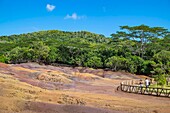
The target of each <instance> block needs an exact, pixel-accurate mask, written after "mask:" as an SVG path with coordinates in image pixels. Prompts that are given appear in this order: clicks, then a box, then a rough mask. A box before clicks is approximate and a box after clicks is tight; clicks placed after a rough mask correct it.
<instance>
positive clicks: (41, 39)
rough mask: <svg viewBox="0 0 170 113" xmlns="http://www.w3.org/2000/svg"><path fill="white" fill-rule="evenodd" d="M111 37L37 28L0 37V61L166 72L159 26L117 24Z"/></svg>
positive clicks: (165, 39) (164, 34) (169, 40)
mask: <svg viewBox="0 0 170 113" xmlns="http://www.w3.org/2000/svg"><path fill="white" fill-rule="evenodd" d="M120 29H121V30H120V31H118V32H117V33H115V34H111V38H107V37H105V36H104V35H99V34H94V33H90V32H86V31H80V32H64V31H58V30H49V31H40V32H34V33H28V34H20V35H11V36H1V37H0V61H1V62H6V63H23V62H39V63H40V62H41V63H45V64H51V63H62V64H68V65H73V66H84V67H92V68H104V69H106V68H107V69H111V70H113V71H126V72H130V73H135V74H145V75H157V78H159V79H163V80H164V79H165V78H166V77H167V76H168V74H169V73H170V34H169V31H168V30H167V29H165V28H162V27H150V26H146V25H140V26H132V27H130V26H121V27H120Z"/></svg>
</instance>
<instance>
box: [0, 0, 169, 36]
mask: <svg viewBox="0 0 170 113" xmlns="http://www.w3.org/2000/svg"><path fill="white" fill-rule="evenodd" d="M141 24H146V25H149V26H153V27H154V26H160V27H165V28H167V29H169V30H170V0H0V36H2V35H12V34H21V33H28V32H35V31H40V30H52V29H56V30H63V31H81V30H85V31H90V32H94V33H98V34H104V35H105V36H110V34H111V33H114V32H116V31H117V30H119V26H121V25H129V26H135V25H141Z"/></svg>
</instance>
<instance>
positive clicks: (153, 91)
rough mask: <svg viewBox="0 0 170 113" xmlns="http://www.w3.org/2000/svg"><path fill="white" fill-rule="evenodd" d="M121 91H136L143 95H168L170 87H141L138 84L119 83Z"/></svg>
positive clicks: (169, 95) (169, 94)
mask: <svg viewBox="0 0 170 113" xmlns="http://www.w3.org/2000/svg"><path fill="white" fill-rule="evenodd" d="M120 89H121V91H124V92H128V93H137V94H143V95H153V96H162V97H170V89H167V88H155V87H148V88H146V87H144V86H143V87H141V86H139V85H127V84H123V83H121V84H120Z"/></svg>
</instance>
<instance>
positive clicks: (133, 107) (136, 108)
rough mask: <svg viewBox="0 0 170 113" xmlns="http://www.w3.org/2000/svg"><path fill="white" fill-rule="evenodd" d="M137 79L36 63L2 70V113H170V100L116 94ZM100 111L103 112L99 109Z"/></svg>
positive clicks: (0, 87)
mask: <svg viewBox="0 0 170 113" xmlns="http://www.w3.org/2000/svg"><path fill="white" fill-rule="evenodd" d="M134 78H138V76H136V75H132V74H128V73H123V72H111V71H104V70H101V69H99V70H95V69H91V68H82V67H75V68H73V67H55V66H45V65H39V64H36V63H26V64H15V65H6V64H1V66H0V113H122V112H123V113H124V112H128V113H169V112H170V101H169V98H160V97H152V96H147V95H137V94H130V93H124V92H120V91H117V90H116V88H117V86H118V85H119V83H120V82H121V81H124V80H129V79H134ZM99 108H101V109H99Z"/></svg>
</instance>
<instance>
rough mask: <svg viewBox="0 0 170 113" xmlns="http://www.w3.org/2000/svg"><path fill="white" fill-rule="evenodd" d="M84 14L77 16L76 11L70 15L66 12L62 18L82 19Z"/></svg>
mask: <svg viewBox="0 0 170 113" xmlns="http://www.w3.org/2000/svg"><path fill="white" fill-rule="evenodd" d="M85 17H86V16H78V15H77V14H76V13H73V14H72V15H69V14H67V15H66V16H65V17H64V19H73V20H77V19H83V18H85Z"/></svg>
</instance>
